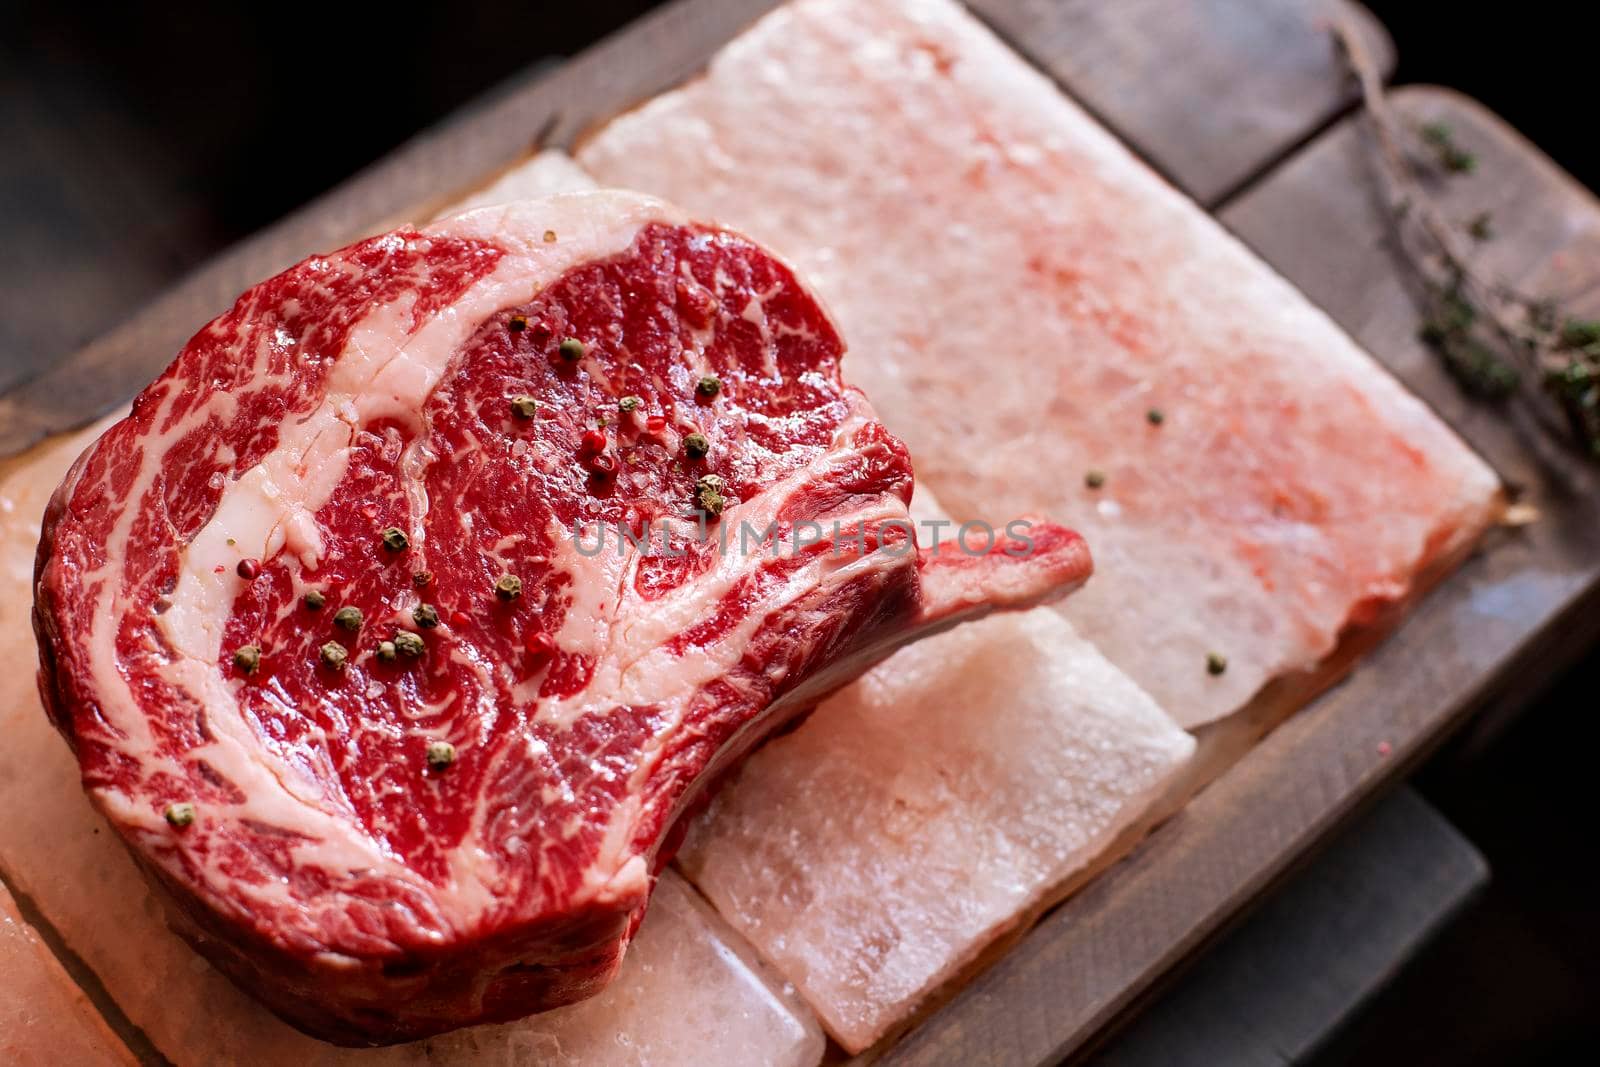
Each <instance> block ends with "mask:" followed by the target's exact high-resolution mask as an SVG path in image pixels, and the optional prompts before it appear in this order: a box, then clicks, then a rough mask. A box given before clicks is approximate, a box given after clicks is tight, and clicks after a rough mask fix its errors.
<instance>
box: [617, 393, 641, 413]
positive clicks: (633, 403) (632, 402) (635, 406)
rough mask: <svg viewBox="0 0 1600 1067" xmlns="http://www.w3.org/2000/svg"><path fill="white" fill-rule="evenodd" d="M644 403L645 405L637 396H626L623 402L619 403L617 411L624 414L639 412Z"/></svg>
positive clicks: (619, 401)
mask: <svg viewBox="0 0 1600 1067" xmlns="http://www.w3.org/2000/svg"><path fill="white" fill-rule="evenodd" d="M642 403H644V401H643V400H640V399H639V398H638V397H636V396H625V397H623V398H622V399H621V400H618V401H617V410H618V411H623V412H628V411H638V410H639V405H640V404H642Z"/></svg>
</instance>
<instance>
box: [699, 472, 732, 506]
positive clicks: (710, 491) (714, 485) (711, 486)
mask: <svg viewBox="0 0 1600 1067" xmlns="http://www.w3.org/2000/svg"><path fill="white" fill-rule="evenodd" d="M722 490H723V481H722V479H721V478H719V477H717V476H716V475H715V474H707V475H704V476H703V477H701V478H700V479H699V480H698V481H696V482H695V484H694V499H695V504H696V505H698V506H699V508H700V510H701V511H703V512H705V513H706V514H707V515H721V514H722V509H723V508H724V507H726V506H727V501H726V500H724V499H723V496H722Z"/></svg>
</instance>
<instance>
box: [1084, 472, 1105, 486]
mask: <svg viewBox="0 0 1600 1067" xmlns="http://www.w3.org/2000/svg"><path fill="white" fill-rule="evenodd" d="M1083 484H1084V485H1087V486H1088V487H1089V488H1090V489H1098V488H1100V487H1101V486H1102V485H1105V484H1106V472H1105V471H1100V470H1094V471H1090V472H1089V473H1088V474H1085V475H1084V476H1083Z"/></svg>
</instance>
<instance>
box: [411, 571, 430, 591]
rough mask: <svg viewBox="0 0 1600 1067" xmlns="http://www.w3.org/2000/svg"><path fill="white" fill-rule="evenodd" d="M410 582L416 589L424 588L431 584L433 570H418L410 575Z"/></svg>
mask: <svg viewBox="0 0 1600 1067" xmlns="http://www.w3.org/2000/svg"><path fill="white" fill-rule="evenodd" d="M411 584H412V585H414V586H416V587H417V588H418V589H426V588H427V587H428V586H430V585H432V584H433V572H432V571H418V572H417V573H415V574H413V575H412V576H411Z"/></svg>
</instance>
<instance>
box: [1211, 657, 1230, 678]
mask: <svg viewBox="0 0 1600 1067" xmlns="http://www.w3.org/2000/svg"><path fill="white" fill-rule="evenodd" d="M1227 669H1228V657H1227V656H1224V655H1223V654H1222V653H1220V652H1207V653H1206V673H1207V674H1210V675H1218V674H1221V673H1222V672H1223V671H1225V670H1227Z"/></svg>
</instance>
